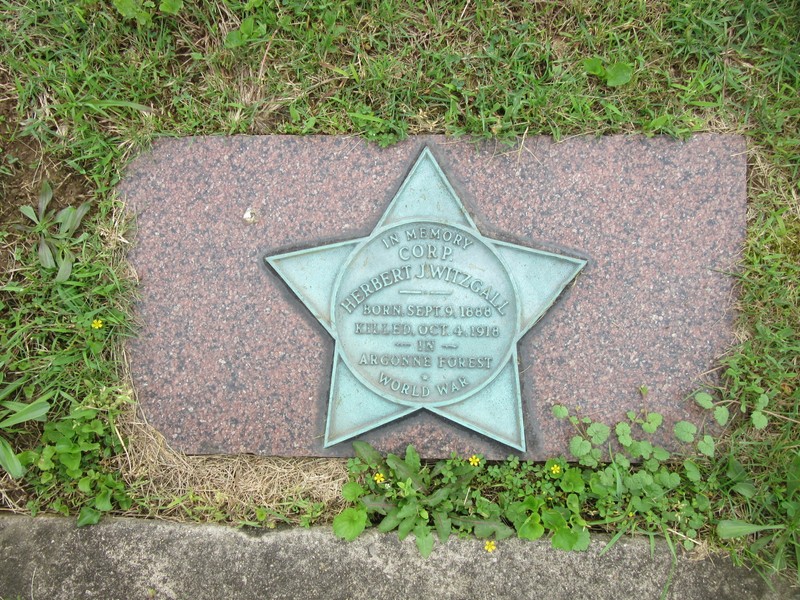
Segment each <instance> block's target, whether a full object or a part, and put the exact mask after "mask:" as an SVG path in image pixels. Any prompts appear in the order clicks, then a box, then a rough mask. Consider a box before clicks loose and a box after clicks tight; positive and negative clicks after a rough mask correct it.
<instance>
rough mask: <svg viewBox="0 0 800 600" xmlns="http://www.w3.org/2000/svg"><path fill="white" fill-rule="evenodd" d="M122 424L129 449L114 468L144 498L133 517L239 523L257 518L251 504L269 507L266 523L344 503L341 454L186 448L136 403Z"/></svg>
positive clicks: (315, 514)
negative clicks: (206, 452) (196, 452)
mask: <svg viewBox="0 0 800 600" xmlns="http://www.w3.org/2000/svg"><path fill="white" fill-rule="evenodd" d="M119 430H120V434H121V436H122V438H123V439H124V440H125V449H126V452H125V454H124V455H121V456H119V457H117V460H118V468H119V470H120V472H121V475H122V477H123V478H124V479H125V481H126V482H127V484H128V485H129V486H130V487H131V489H133V490H135V492H136V496H137V497H138V498H139V499H141V500H146V501H147V502H146V503H143V504H140V505H139V506H138V507H137V506H134V507H133V509H132V512H133V513H134V514H136V515H138V516H142V514H144V516H149V517H156V518H163V519H171V520H200V521H216V522H226V523H238V522H242V521H247V522H253V521H256V520H257V519H256V509H262V511H263V510H264V509H266V513H267V514H268V515H269V516H268V517H267V519H266V520H265V521H264V523H265V524H267V525H270V524H274V523H276V522H278V521H282V522H290V523H301V522H304V520H306V521H308V520H309V519H311V518H314V519H316V518H319V519H320V520H328V519H329V518H331V517H332V516H333V515H335V514H336V513H337V512H338V510H339V509H340V508H341V504H342V498H341V495H340V490H341V487H342V484H343V483H345V482H346V481H347V469H346V466H345V461H343V460H340V459H327V458H277V457H263V456H253V455H245V454H239V455H214V456H191V455H185V454H182V453H180V452H176V451H175V450H173V449H172V448H170V446H169V444H168V443H167V441H166V440H165V439H164V436H162V435H161V434H160V433H159V432H158V431H157V430H156V429H154V428H153V427H151V426H150V425H149V424H148V423H147V421H146V419H145V418H144V417H143V415H142V413H141V410H140V408H139V407H138V406H137V405H131V406H130V407H129V408H128V409H127V410H126V411H125V412H124V413H123V415H122V418H121V419H120V422H119ZM262 515H263V513H262Z"/></svg>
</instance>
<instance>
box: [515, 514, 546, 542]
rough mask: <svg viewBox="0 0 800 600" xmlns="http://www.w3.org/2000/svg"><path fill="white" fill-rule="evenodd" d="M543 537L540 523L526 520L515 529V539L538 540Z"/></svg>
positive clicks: (542, 527) (542, 528)
mask: <svg viewBox="0 0 800 600" xmlns="http://www.w3.org/2000/svg"><path fill="white" fill-rule="evenodd" d="M543 535H544V526H542V524H541V523H539V522H536V521H534V520H533V519H528V520H527V521H525V522H524V523H523V524H522V525H521V526H520V527H519V528H518V529H517V537H519V538H520V539H523V540H538V539H539V538H540V537H542V536H543Z"/></svg>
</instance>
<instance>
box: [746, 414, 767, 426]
mask: <svg viewBox="0 0 800 600" xmlns="http://www.w3.org/2000/svg"><path fill="white" fill-rule="evenodd" d="M750 420H751V421H752V422H753V427H755V428H756V429H764V428H765V427H766V426H767V417H766V415H765V414H764V413H763V412H761V411H760V410H754V411H753V412H752V414H751V415H750Z"/></svg>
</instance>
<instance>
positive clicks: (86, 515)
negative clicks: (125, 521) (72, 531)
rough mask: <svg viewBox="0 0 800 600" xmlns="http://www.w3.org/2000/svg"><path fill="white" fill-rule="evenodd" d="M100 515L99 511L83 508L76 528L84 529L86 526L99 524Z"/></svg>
mask: <svg viewBox="0 0 800 600" xmlns="http://www.w3.org/2000/svg"><path fill="white" fill-rule="evenodd" d="M101 516H102V514H101V513H100V511H99V510H95V509H93V508H89V507H88V506H84V507H83V508H82V509H81V512H80V514H79V515H78V527H85V526H86V525H97V524H98V523H99V522H100V517H101Z"/></svg>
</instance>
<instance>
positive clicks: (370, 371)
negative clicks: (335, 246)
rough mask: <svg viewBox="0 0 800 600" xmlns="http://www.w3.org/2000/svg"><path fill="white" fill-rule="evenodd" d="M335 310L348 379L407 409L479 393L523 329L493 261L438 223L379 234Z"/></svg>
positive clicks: (501, 269)
mask: <svg viewBox="0 0 800 600" xmlns="http://www.w3.org/2000/svg"><path fill="white" fill-rule="evenodd" d="M332 309H333V310H332V315H333V321H334V326H335V328H336V331H337V337H338V340H339V349H340V352H341V354H342V356H343V358H344V360H345V361H346V363H347V364H348V366H349V367H350V370H351V371H352V372H353V373H355V374H356V376H357V377H358V378H359V379H360V380H361V381H362V382H363V383H364V384H365V385H367V386H368V387H369V388H370V389H372V390H373V391H375V392H376V393H378V394H380V395H381V396H382V397H384V398H387V399H389V400H392V401H394V402H399V403H401V404H405V405H409V406H442V405H445V404H452V403H454V402H458V401H460V400H463V399H464V398H467V397H468V396H470V395H472V394H474V393H475V392H477V391H478V390H480V389H482V388H483V387H484V386H485V385H487V384H488V383H489V382H490V381H491V380H492V379H493V378H494V377H495V375H497V373H498V372H499V371H500V369H502V368H503V366H505V364H506V362H507V361H508V359H509V357H510V356H511V353H512V351H513V346H514V340H515V338H516V334H517V331H518V326H519V325H518V323H519V317H518V310H519V309H518V304H517V297H516V291H515V288H514V284H513V283H512V281H511V279H510V277H509V274H508V271H507V269H506V267H505V265H504V264H503V262H502V261H501V260H500V258H499V257H498V256H497V254H496V253H495V251H494V250H493V249H492V248H491V247H490V246H489V245H487V244H486V243H485V242H483V240H482V239H481V238H480V237H479V236H477V235H475V233H474V232H472V231H469V230H465V229H462V228H460V227H456V226H453V225H445V224H442V223H437V222H435V221H414V222H409V223H404V224H400V225H394V226H390V227H387V228H386V229H383V230H381V231H378V232H376V233H374V234H373V236H372V237H370V239H368V240H367V241H366V242H365V243H364V244H363V245H361V246H360V247H359V248H357V249H356V250H355V252H354V253H353V256H352V257H350V259H349V260H348V262H347V263H346V265H345V267H344V268H343V270H342V274H341V276H340V279H339V281H338V283H337V287H336V292H335V293H334V294H333V307H332Z"/></svg>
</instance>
